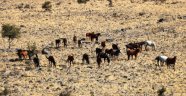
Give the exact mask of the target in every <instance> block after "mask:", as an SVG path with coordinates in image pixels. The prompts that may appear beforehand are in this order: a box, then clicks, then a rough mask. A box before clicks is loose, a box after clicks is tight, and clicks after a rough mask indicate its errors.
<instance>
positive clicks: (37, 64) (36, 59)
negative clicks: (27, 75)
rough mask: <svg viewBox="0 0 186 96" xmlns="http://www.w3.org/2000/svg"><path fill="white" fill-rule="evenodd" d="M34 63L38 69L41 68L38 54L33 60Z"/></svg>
mask: <svg viewBox="0 0 186 96" xmlns="http://www.w3.org/2000/svg"><path fill="white" fill-rule="evenodd" d="M33 62H34V65H35V67H36V68H39V67H40V60H39V58H38V55H37V54H36V57H34V58H33Z"/></svg>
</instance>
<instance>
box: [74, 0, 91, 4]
mask: <svg viewBox="0 0 186 96" xmlns="http://www.w3.org/2000/svg"><path fill="white" fill-rule="evenodd" d="M88 1H89V0H77V2H78V3H79V4H81V3H87V2H88Z"/></svg>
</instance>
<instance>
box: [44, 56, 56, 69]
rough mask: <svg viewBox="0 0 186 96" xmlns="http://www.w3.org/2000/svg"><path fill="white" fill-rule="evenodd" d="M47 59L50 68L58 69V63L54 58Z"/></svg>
mask: <svg viewBox="0 0 186 96" xmlns="http://www.w3.org/2000/svg"><path fill="white" fill-rule="evenodd" d="M46 58H47V59H48V61H49V67H52V66H54V67H56V61H55V59H54V57H53V56H46Z"/></svg>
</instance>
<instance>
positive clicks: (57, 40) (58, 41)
mask: <svg viewBox="0 0 186 96" xmlns="http://www.w3.org/2000/svg"><path fill="white" fill-rule="evenodd" d="M55 43H56V48H59V46H60V44H61V40H60V39H56V40H55Z"/></svg>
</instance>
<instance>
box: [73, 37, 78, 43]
mask: <svg viewBox="0 0 186 96" xmlns="http://www.w3.org/2000/svg"><path fill="white" fill-rule="evenodd" d="M73 42H74V43H75V44H76V42H77V36H76V35H74V37H73Z"/></svg>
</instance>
